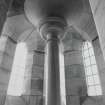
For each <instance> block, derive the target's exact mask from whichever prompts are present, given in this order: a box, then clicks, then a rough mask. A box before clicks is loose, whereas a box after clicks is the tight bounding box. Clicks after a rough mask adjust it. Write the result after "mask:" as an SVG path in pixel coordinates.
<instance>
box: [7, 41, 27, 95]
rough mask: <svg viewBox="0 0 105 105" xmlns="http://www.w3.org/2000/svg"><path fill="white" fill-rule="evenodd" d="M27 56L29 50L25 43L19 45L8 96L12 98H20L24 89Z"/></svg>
mask: <svg viewBox="0 0 105 105" xmlns="http://www.w3.org/2000/svg"><path fill="white" fill-rule="evenodd" d="M26 56H27V48H26V44H25V43H19V44H17V47H16V52H15V57H14V62H13V66H12V72H11V77H10V81H9V87H8V91H7V94H8V95H12V96H20V95H21V94H22V93H23V91H24V89H23V84H24V83H23V82H24V72H25V63H26Z"/></svg>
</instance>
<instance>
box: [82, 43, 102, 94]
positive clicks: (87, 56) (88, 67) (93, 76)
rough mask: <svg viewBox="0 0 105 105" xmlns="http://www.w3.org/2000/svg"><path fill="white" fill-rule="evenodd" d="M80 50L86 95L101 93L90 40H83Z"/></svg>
mask: <svg viewBox="0 0 105 105" xmlns="http://www.w3.org/2000/svg"><path fill="white" fill-rule="evenodd" d="M82 52H83V61H84V67H85V75H86V82H87V89H88V95H89V96H97V95H102V90H101V85H100V80H99V74H98V68H97V65H96V60H95V56H94V51H93V47H92V45H91V43H90V42H84V44H83V49H82Z"/></svg>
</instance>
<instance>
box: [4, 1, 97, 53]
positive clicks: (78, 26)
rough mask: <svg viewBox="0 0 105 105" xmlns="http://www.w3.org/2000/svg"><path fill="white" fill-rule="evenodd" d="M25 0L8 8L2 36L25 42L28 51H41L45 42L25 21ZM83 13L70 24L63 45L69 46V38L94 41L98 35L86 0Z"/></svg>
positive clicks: (26, 20) (34, 28) (14, 2)
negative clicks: (5, 35)
mask: <svg viewBox="0 0 105 105" xmlns="http://www.w3.org/2000/svg"><path fill="white" fill-rule="evenodd" d="M24 2H25V0H13V3H12V5H11V7H10V8H9V12H8V18H7V20H6V22H5V26H4V29H3V34H7V35H8V36H10V37H11V38H12V39H13V40H15V41H18V42H19V41H25V42H26V43H27V45H28V46H29V48H30V50H41V51H42V50H43V49H44V46H45V41H44V40H43V39H42V38H41V36H40V35H39V32H38V31H37V29H36V27H35V26H33V24H32V23H30V22H29V20H28V19H27V17H26V15H25V12H24ZM83 4H84V10H83V11H84V12H83V14H82V15H81V16H80V17H78V18H77V21H76V23H75V24H71V25H70V26H69V27H68V29H67V32H66V34H65V38H64V40H63V43H64V45H65V47H66V46H70V43H71V41H72V39H71V36H72V37H75V38H76V39H78V40H90V41H91V40H94V39H95V38H96V37H97V36H98V35H97V31H96V27H95V23H94V20H93V16H92V12H91V8H90V5H89V1H88V0H84V2H83Z"/></svg>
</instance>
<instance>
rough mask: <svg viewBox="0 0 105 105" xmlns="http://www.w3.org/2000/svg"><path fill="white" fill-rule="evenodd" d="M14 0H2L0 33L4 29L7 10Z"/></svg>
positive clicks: (0, 4) (0, 3) (0, 2)
mask: <svg viewBox="0 0 105 105" xmlns="http://www.w3.org/2000/svg"><path fill="white" fill-rule="evenodd" d="M11 2H12V0H0V35H1V32H2V29H3V25H4V22H5V20H6V18H7V12H8V9H9V6H10V5H11Z"/></svg>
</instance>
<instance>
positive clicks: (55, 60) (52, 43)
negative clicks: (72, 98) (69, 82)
mask: <svg viewBox="0 0 105 105" xmlns="http://www.w3.org/2000/svg"><path fill="white" fill-rule="evenodd" d="M46 57H47V58H46V61H45V62H46V65H45V66H46V68H45V72H46V73H47V74H46V76H47V77H46V78H47V80H46V81H47V82H46V98H47V100H46V102H45V103H46V105H60V104H61V95H60V69H59V68H60V67H59V41H58V38H57V35H54V34H50V35H48V38H47V48H46Z"/></svg>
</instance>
